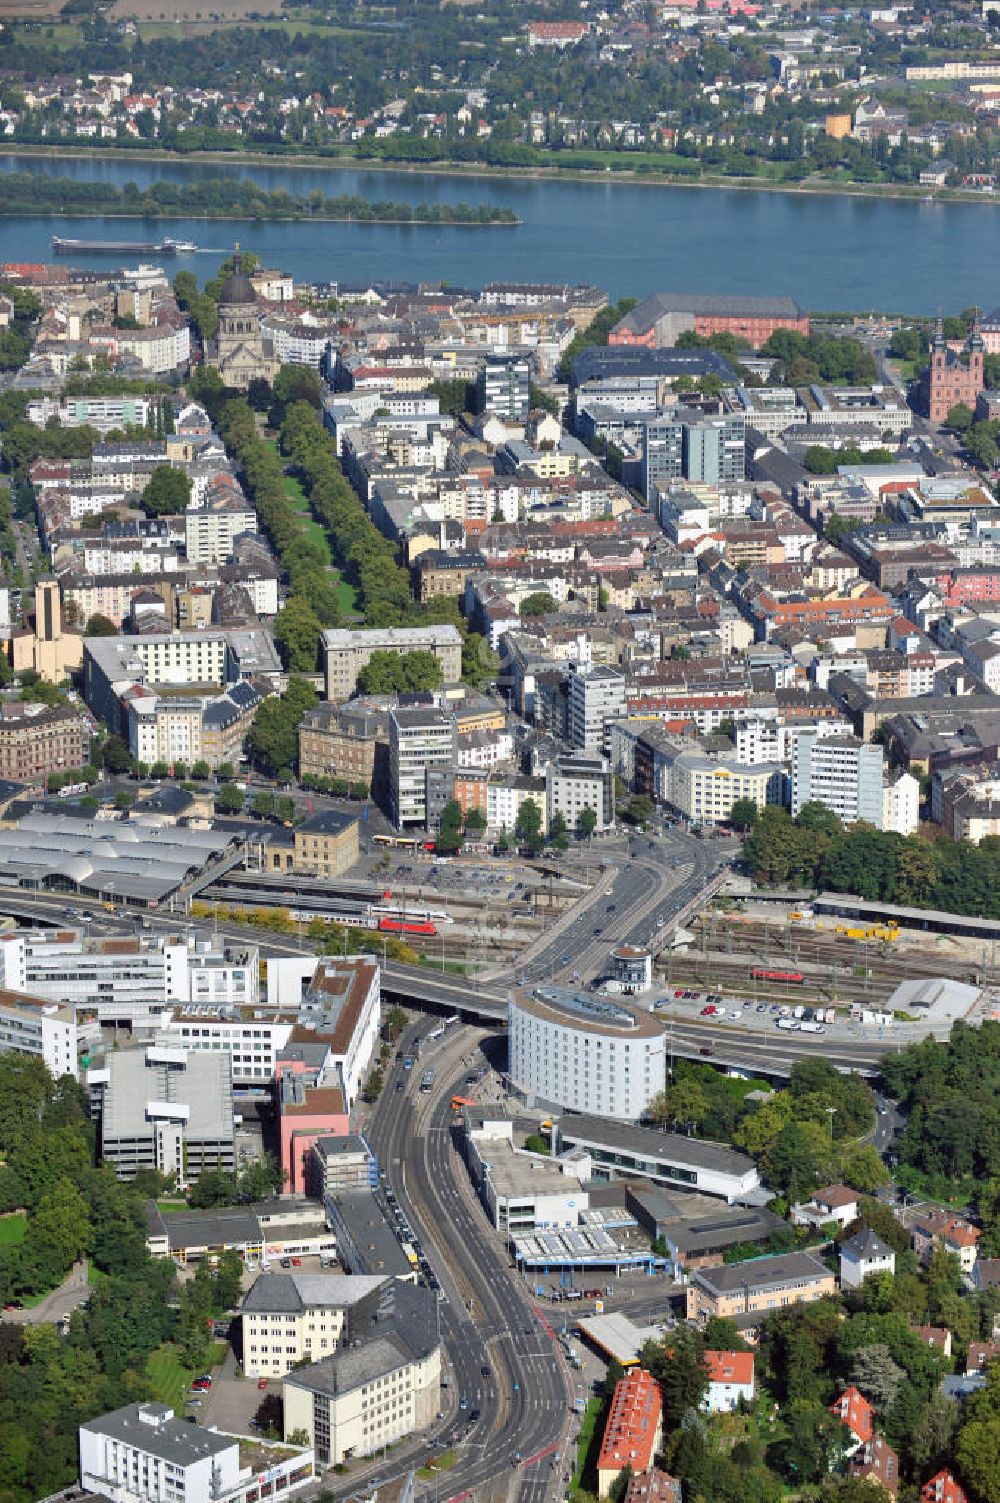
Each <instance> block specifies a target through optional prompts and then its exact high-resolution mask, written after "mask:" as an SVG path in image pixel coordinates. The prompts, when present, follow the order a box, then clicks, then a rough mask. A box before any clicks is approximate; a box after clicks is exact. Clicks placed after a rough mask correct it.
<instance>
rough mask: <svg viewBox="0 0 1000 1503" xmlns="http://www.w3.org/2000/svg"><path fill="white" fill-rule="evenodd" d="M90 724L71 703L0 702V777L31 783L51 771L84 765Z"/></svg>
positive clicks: (16, 781)
mask: <svg viewBox="0 0 1000 1503" xmlns="http://www.w3.org/2000/svg"><path fill="white" fill-rule="evenodd" d="M89 753H90V724H89V722H88V721H87V719H86V718H85V717H84V716H83V715H81V714H80V713H79V712H78V711H77V710H74V709H73V708H72V706H70V705H42V704H22V703H19V702H17V701H14V700H8V701H7V702H6V703H4V704H3V705H0V778H10V779H11V780H12V781H13V782H15V783H31V782H34V781H35V780H36V779H39V778H44V777H47V776H48V774H49V773H50V772H66V771H67V770H68V769H70V768H72V767H82V766H83V764H84V762H86V760H87V757H88V755H89Z"/></svg>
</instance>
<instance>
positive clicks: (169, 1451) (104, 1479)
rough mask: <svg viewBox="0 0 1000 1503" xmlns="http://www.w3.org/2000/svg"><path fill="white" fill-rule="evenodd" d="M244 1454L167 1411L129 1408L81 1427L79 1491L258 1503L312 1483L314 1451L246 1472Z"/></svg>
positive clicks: (186, 1502)
mask: <svg viewBox="0 0 1000 1503" xmlns="http://www.w3.org/2000/svg"><path fill="white" fill-rule="evenodd" d="M241 1449H242V1447H241V1442H240V1439H239V1437H237V1436H235V1435H223V1434H221V1433H220V1432H219V1431H218V1430H206V1429H203V1428H202V1427H201V1426H200V1425H186V1424H184V1422H183V1420H179V1419H176V1418H175V1417H174V1411H173V1410H172V1409H168V1408H167V1407H166V1405H165V1404H153V1403H144V1404H127V1405H126V1406H125V1408H124V1409H116V1410H115V1411H114V1412H113V1413H112V1414H102V1415H101V1416H100V1417H99V1418H98V1419H92V1420H88V1421H87V1423H86V1424H85V1425H81V1426H80V1486H81V1488H82V1489H84V1491H85V1493H86V1495H87V1496H88V1497H91V1496H95V1497H99V1498H108V1499H110V1500H111V1503H207V1500H208V1499H211V1500H212V1503H258V1500H263V1499H269V1498H277V1497H281V1498H285V1497H287V1496H288V1495H289V1494H290V1493H293V1492H297V1491H298V1490H299V1488H301V1487H304V1486H305V1484H306V1483H307V1482H311V1481H312V1478H313V1472H314V1468H313V1453H312V1451H308V1450H303V1449H302V1448H301V1447H297V1448H295V1450H293V1451H292V1452H289V1451H287V1450H282V1451H273V1452H271V1453H270V1454H268V1455H267V1456H266V1457H264V1458H258V1459H257V1463H256V1465H253V1466H249V1465H246V1466H244V1465H242V1464H241V1460H240V1452H241ZM262 1465H264V1466H266V1471H265V1472H264V1473H263V1475H262V1473H261V1466H262Z"/></svg>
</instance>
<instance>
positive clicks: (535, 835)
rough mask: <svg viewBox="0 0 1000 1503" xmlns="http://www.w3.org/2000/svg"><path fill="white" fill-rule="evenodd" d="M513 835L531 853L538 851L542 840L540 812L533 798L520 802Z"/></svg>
mask: <svg viewBox="0 0 1000 1503" xmlns="http://www.w3.org/2000/svg"><path fill="white" fill-rule="evenodd" d="M514 834H515V835H516V836H517V838H518V840H519V841H520V842H521V844H522V845H523V846H525V847H526V848H527V849H528V850H529V851H531V852H532V853H534V852H535V851H537V850H538V849H539V847H540V845H541V838H542V811H541V810H540V809H539V807H538V805H537V804H536V803H535V800H534V799H533V798H526V799H523V800H522V801H521V807H520V808H519V809H518V811H517V822H516V824H515V825H514Z"/></svg>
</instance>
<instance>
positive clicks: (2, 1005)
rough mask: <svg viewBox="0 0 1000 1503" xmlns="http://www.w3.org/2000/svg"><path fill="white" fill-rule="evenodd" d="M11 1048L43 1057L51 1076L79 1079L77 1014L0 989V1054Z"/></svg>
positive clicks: (58, 1005)
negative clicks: (67, 1076)
mask: <svg viewBox="0 0 1000 1503" xmlns="http://www.w3.org/2000/svg"><path fill="white" fill-rule="evenodd" d="M8 1049H13V1050H14V1051H15V1053H17V1054H33V1055H35V1056H37V1058H39V1059H41V1060H44V1062H45V1064H46V1065H47V1067H48V1069H49V1070H50V1071H51V1073H52V1075H53V1076H54V1077H55V1078H56V1080H58V1079H59V1077H60V1075H72V1076H73V1079H74V1080H78V1079H79V1069H78V1065H77V1059H78V1047H77V1028H76V1014H75V1013H74V1011H73V1009H72V1007H64V1006H63V1005H62V1004H61V1003H59V1002H56V1001H55V1000H51V1001H45V1000H42V999H41V998H39V997H26V996H23V995H21V994H20V993H19V992H12V991H0V1054H3V1053H5V1052H6V1051H7V1050H8Z"/></svg>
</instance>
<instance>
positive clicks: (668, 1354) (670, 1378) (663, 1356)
mask: <svg viewBox="0 0 1000 1503" xmlns="http://www.w3.org/2000/svg"><path fill="white" fill-rule="evenodd" d="M639 1360H640V1362H641V1363H642V1366H643V1367H644V1368H645V1369H646V1371H647V1372H650V1373H652V1375H653V1377H654V1378H655V1379H656V1380H657V1382H658V1383H659V1385H660V1393H661V1395H662V1398H663V1417H664V1428H667V1427H670V1428H673V1427H675V1426H677V1425H679V1424H680V1422H681V1420H682V1419H683V1418H684V1415H685V1414H686V1413H687V1411H688V1410H689V1409H694V1410H697V1409H698V1407H699V1405H700V1404H701V1401H702V1399H703V1398H704V1396H705V1393H706V1390H707V1388H708V1369H707V1368H706V1366H705V1343H704V1340H703V1339H702V1337H701V1335H700V1333H699V1332H698V1331H696V1330H695V1329H694V1327H693V1326H678V1327H677V1329H676V1330H675V1331H673V1332H672V1333H671V1335H670V1337H669V1339H668V1340H665V1341H647V1342H646V1343H645V1344H644V1346H643V1348H642V1351H641V1353H640V1357H639Z"/></svg>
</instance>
